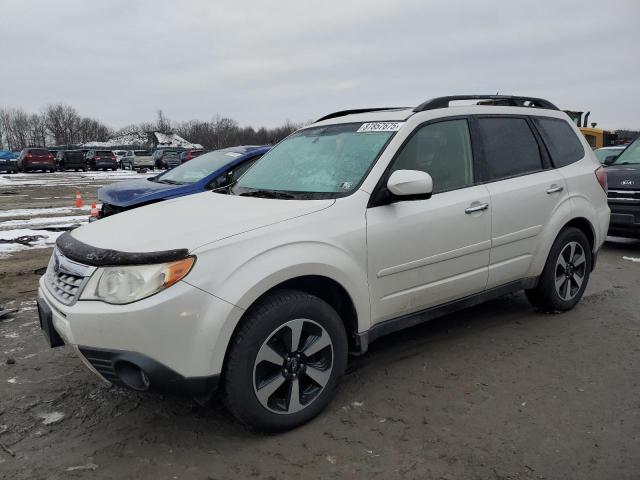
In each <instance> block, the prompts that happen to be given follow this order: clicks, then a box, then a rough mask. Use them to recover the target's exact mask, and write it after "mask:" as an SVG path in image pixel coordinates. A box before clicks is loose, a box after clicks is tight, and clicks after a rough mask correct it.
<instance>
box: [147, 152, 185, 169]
mask: <svg viewBox="0 0 640 480" xmlns="http://www.w3.org/2000/svg"><path fill="white" fill-rule="evenodd" d="M183 151H184V149H175V148H159V149H157V150H156V151H155V152H153V159H154V163H155V166H156V168H160V169H163V168H173V167H177V166H178V165H180V154H181V153H182V152H183Z"/></svg>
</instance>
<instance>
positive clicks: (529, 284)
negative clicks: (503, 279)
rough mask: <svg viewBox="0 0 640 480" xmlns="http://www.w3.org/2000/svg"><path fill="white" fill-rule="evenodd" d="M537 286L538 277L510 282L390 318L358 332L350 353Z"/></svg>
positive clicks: (365, 349) (356, 352)
mask: <svg viewBox="0 0 640 480" xmlns="http://www.w3.org/2000/svg"><path fill="white" fill-rule="evenodd" d="M537 284H538V277H533V278H525V279H522V280H518V281H515V282H510V283H507V284H505V285H501V286H499V287H494V288H490V289H489V290H485V291H484V292H480V293H476V294H473V295H469V296H467V297H463V298H460V299H458V300H453V301H451V302H447V303H443V304H442V305H436V306H435V307H429V308H427V309H425V310H421V311H419V312H415V313H410V314H409V315H403V316H401V317H397V318H392V319H389V320H385V321H384V322H380V323H378V324H376V325H374V326H373V327H371V328H370V329H369V330H367V331H366V332H360V333H357V334H356V335H355V346H356V349H355V351H352V352H350V353H351V354H353V355H362V354H364V353H366V352H367V350H368V349H369V344H370V343H371V342H373V341H374V340H377V339H378V338H380V337H382V336H384V335H388V334H390V333H393V332H397V331H398V330H404V329H405V328H409V327H413V326H415V325H419V324H421V323H425V322H428V321H430V320H434V319H436V318H439V317H443V316H445V315H449V314H450V313H453V312H457V311H458V310H462V309H465V308H469V307H473V306H475V305H479V304H481V303H484V302H486V301H488V300H493V299H494V298H498V297H502V296H503V295H507V294H509V293H514V292H518V291H520V290H525V289H529V288H534V287H535V286H536V285H537Z"/></svg>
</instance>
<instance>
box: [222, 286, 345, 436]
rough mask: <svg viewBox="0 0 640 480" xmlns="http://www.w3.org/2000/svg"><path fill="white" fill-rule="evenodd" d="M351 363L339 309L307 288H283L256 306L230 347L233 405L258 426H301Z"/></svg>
mask: <svg viewBox="0 0 640 480" xmlns="http://www.w3.org/2000/svg"><path fill="white" fill-rule="evenodd" d="M346 364H347V335H346V332H345V329H344V326H343V324H342V321H341V320H340V317H339V316H338V314H337V313H336V311H335V310H334V309H333V308H331V306H330V305H329V304H327V303H326V302H325V301H324V300H321V299H320V298H318V297H315V296H313V295H309V294H307V293H304V292H298V291H294V290H282V291H278V292H275V293H273V294H271V295H269V296H268V297H266V298H264V299H263V300H261V301H260V302H259V304H257V305H255V306H254V307H252V309H251V310H250V311H249V312H248V316H247V317H246V318H245V319H244V320H243V325H242V326H241V328H240V330H239V332H238V333H237V334H236V336H235V337H234V339H233V341H232V342H231V344H230V346H229V356H228V359H227V362H226V365H225V369H224V396H225V403H226V405H227V407H228V408H229V410H231V412H232V413H233V414H234V415H235V416H236V417H237V418H238V419H239V420H240V421H242V422H243V423H245V424H247V425H249V426H251V427H254V428H256V429H259V430H265V431H278V430H287V429H290V428H294V427H297V426H298V425H302V424H303V423H305V422H307V421H309V420H311V419H312V418H314V417H315V416H316V415H318V414H319V413H320V412H321V411H322V410H323V409H324V408H325V407H326V406H327V404H328V403H329V402H330V401H331V399H332V397H333V395H334V393H335V391H336V387H337V386H338V383H339V380H340V378H341V377H342V375H343V373H344V370H345V368H346Z"/></svg>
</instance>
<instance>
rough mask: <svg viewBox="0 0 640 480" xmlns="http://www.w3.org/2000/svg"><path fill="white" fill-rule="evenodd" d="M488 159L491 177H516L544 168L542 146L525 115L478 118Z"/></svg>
mask: <svg viewBox="0 0 640 480" xmlns="http://www.w3.org/2000/svg"><path fill="white" fill-rule="evenodd" d="M478 127H479V129H480V134H481V135H482V143H483V145H484V154H485V159H486V163H487V165H486V168H487V176H488V178H487V180H489V181H493V180H499V179H501V178H508V177H515V176H517V175H524V174H527V173H531V172H536V171H538V170H541V169H542V157H541V156H540V149H539V147H538V142H537V141H536V138H535V136H534V135H533V132H532V131H531V128H529V124H528V123H527V121H526V120H525V119H524V118H516V117H485V118H479V119H478Z"/></svg>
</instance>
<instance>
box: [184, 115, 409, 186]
mask: <svg viewBox="0 0 640 480" xmlns="http://www.w3.org/2000/svg"><path fill="white" fill-rule="evenodd" d="M370 125H383V126H384V125H388V126H389V127H387V128H386V130H385V129H372V128H371V127H368V126H370ZM398 128H399V124H398V123H397V122H389V123H380V124H361V123H358V124H353V123H350V124H343V125H331V126H328V127H314V128H307V129H305V130H301V131H299V132H297V133H294V134H293V135H291V136H289V137H288V138H286V139H285V140H283V141H282V142H281V143H280V144H278V145H277V146H276V147H275V148H273V149H272V150H271V151H269V152H268V153H267V154H266V155H265V156H264V157H262V159H261V160H260V162H258V163H257V164H256V165H255V166H254V167H253V168H252V169H251V170H249V171H248V172H247V173H246V174H244V175H243V176H242V177H241V178H240V179H239V180H238V182H237V183H236V187H235V188H234V193H238V194H240V195H242V194H247V193H249V192H251V191H252V190H253V191H263V190H266V191H276V192H287V193H292V194H296V193H298V194H303V195H299V197H300V196H301V197H303V198H308V197H309V194H317V196H320V197H323V198H326V197H336V196H342V195H345V194H348V193H349V192H352V191H353V190H354V189H355V188H356V187H357V186H358V185H359V184H360V182H361V181H362V178H363V177H364V175H365V174H366V172H367V171H368V170H369V167H370V166H371V164H372V163H373V162H374V160H375V159H376V158H377V157H378V155H379V154H380V152H381V150H382V149H383V147H384V146H385V145H386V144H387V142H388V141H389V139H390V138H391V137H392V136H393V134H394V133H395V131H396V130H397V129H398ZM200 158H201V157H200ZM192 161H194V160H192ZM294 198H295V197H294Z"/></svg>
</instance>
